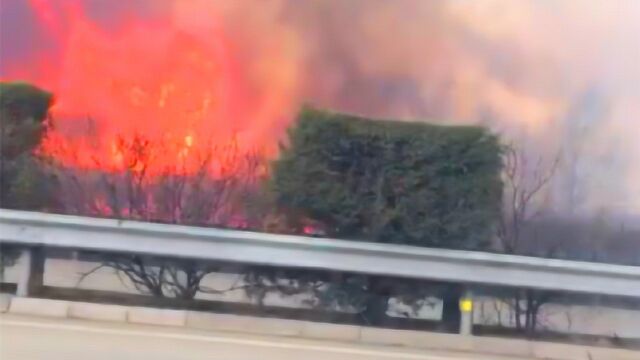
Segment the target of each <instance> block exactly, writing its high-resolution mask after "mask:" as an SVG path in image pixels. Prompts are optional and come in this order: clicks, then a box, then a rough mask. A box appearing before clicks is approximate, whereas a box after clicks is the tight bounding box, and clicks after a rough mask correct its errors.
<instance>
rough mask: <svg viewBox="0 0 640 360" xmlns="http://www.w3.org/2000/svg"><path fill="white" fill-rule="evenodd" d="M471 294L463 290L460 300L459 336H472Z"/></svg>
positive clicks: (468, 290) (467, 290)
mask: <svg viewBox="0 0 640 360" xmlns="http://www.w3.org/2000/svg"><path fill="white" fill-rule="evenodd" d="M473 305H474V304H473V293H472V292H471V289H469V288H467V289H465V291H464V293H463V295H462V297H461V298H460V335H473Z"/></svg>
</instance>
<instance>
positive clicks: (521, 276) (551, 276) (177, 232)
mask: <svg viewBox="0 0 640 360" xmlns="http://www.w3.org/2000/svg"><path fill="white" fill-rule="evenodd" d="M0 242H2V243H15V244H20V245H25V246H37V245H42V246H45V247H60V248H71V249H84V250H93V251H105V252H124V253H143V254H149V255H157V256H165V257H184V258H197V259H203V260H220V261H227V262H241V263H250V264H263V265H272V266H285V267H298V268H313V269H326V270H333V271H345V272H356V273H366V274H375V275H389V276H398V277H406V278H417V279H432V280H443V281H453V282H460V283H465V284H490V285H500V286H513V287H527V288H535V289H546V290H560V291H569V292H584V293H593V294H603V295H614V296H628V297H640V267H634V266H622V265H610V264H601V263H589V262H580V261H567V260H557V259H543V258H534V257H525V256H514V255H504V254H491V253H483V252H472V251H458V250H443V249H428V248H419V247H412V246H402V245H388V244H377V243H366V242H354V241H344V240H334V239H325V238H311V237H304V236H290V235H274V234H263V233H255V232H247V231H236V230H225V229H215V228H201V227H189V226H179V225H166V224H156V223H144V222H136V221H123V220H114V219H99V218H87V217H79V216H68V215H56V214H45V213H35V212H23V211H13V210H5V209H2V210H0Z"/></svg>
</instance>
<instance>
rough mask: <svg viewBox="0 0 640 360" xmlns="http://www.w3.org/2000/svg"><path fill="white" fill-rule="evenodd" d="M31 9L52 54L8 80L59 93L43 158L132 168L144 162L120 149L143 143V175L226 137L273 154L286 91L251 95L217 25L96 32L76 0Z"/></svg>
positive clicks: (159, 23) (132, 24)
mask: <svg viewBox="0 0 640 360" xmlns="http://www.w3.org/2000/svg"><path fill="white" fill-rule="evenodd" d="M30 4H31V7H32V9H33V11H34V12H35V13H36V17H37V18H38V19H39V23H40V25H41V27H42V28H43V29H46V33H47V35H48V36H49V37H51V38H52V40H53V43H54V44H55V50H54V51H53V54H48V53H47V54H46V56H39V57H38V58H37V59H30V61H26V62H25V63H24V64H23V65H22V66H23V67H24V68H22V69H15V71H12V73H13V75H12V77H14V78H20V79H23V80H26V81H30V82H33V83H35V84H37V85H39V86H41V87H43V88H46V89H48V90H50V91H52V92H53V93H54V94H55V96H56V105H55V107H54V108H53V109H52V115H53V118H54V124H55V127H54V129H53V131H51V132H50V134H49V135H48V137H47V139H46V140H45V141H44V144H43V146H42V151H43V152H44V153H46V154H49V155H51V156H53V157H55V158H56V159H58V160H59V161H61V162H62V163H64V164H66V165H69V166H73V167H79V168H101V169H105V170H109V169H118V168H122V167H123V166H129V167H130V168H132V169H134V170H135V169H136V168H137V169H140V167H141V166H142V165H141V164H131V163H127V156H128V155H127V154H126V152H127V151H130V149H126V150H125V149H124V148H123V144H132V143H133V140H134V139H142V140H144V141H147V142H148V143H149V144H151V145H152V147H153V148H154V149H153V153H150V154H148V158H149V159H151V158H153V161H149V163H148V164H144V165H145V166H147V167H148V168H146V169H145V170H146V171H149V172H151V173H154V172H155V173H157V172H160V171H164V169H166V168H167V167H171V166H173V165H174V164H175V163H177V162H181V163H184V164H183V165H185V166H186V167H187V168H193V167H195V166H196V165H197V163H198V161H197V160H195V159H194V160H193V161H190V160H189V158H190V156H188V155H189V154H193V153H201V154H202V153H204V152H206V151H210V149H212V148H213V147H215V146H218V145H224V144H228V143H230V142H232V141H233V142H236V143H237V146H238V148H239V150H241V151H249V150H255V149H260V150H264V151H271V150H273V149H274V148H275V145H276V141H277V135H278V133H279V132H280V130H281V129H282V127H283V126H282V124H281V123H282V122H283V121H286V119H287V117H286V116H285V114H288V113H289V112H290V109H289V107H290V101H291V100H288V99H289V98H290V96H289V93H288V92H286V91H284V92H283V91H279V90H278V88H277V86H276V87H274V89H272V90H273V91H271V92H268V93H267V92H265V91H262V92H261V91H256V88H257V87H259V86H256V84H255V83H254V82H255V80H254V79H252V76H253V75H251V74H250V72H249V70H247V69H246V68H247V66H245V64H243V63H241V61H240V60H239V56H237V54H236V49H234V47H233V46H232V44H231V43H230V42H229V40H228V39H227V37H226V36H225V33H224V32H223V30H222V28H221V27H219V26H216V27H212V28H211V29H207V32H206V34H203V35H206V36H198V34H193V33H189V32H186V31H183V29H182V28H180V27H178V26H177V25H176V24H175V23H174V22H172V17H171V16H170V14H168V13H167V14H164V15H158V16H157V17H155V18H149V19H141V18H135V19H134V18H133V17H129V18H127V19H125V20H119V21H117V24H116V25H115V26H113V25H109V26H104V25H102V26H101V25H99V24H98V23H96V22H95V21H94V20H92V18H91V17H90V16H89V15H88V14H87V11H86V9H85V8H84V6H83V2H81V1H75V0H69V1H65V2H60V1H55V0H30ZM208 20H209V21H211V22H215V21H216V20H217V19H216V18H215V14H213V13H209V14H208ZM267 60H269V59H267ZM269 61H270V62H273V59H270V60H269ZM277 75H278V73H277V72H274V76H277ZM272 80H274V81H273V83H274V84H278V80H277V79H272ZM280 83H283V82H280ZM284 83H286V81H284ZM290 86H293V84H291V85H290ZM274 104H275V106H274ZM136 161H137V162H139V161H140V159H137V160H136ZM192 170H193V169H192Z"/></svg>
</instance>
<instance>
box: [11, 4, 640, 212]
mask: <svg viewBox="0 0 640 360" xmlns="http://www.w3.org/2000/svg"><path fill="white" fill-rule="evenodd" d="M0 16H1V17H0V20H1V22H0V31H1V38H0V40H1V44H0V51H1V53H0V77H1V78H2V79H11V80H15V79H22V80H28V81H32V82H34V83H36V84H38V85H40V86H43V87H45V88H47V89H50V90H51V91H53V92H54V93H55V94H56V97H57V103H56V107H55V108H54V109H53V111H54V116H55V118H56V122H57V127H56V130H55V132H57V133H56V134H54V136H52V138H51V139H50V140H49V142H48V143H46V144H45V145H44V147H45V151H49V152H51V153H55V152H56V150H57V149H58V148H61V147H64V146H65V145H69V144H70V143H73V144H76V145H77V144H79V143H83V144H85V145H84V146H88V145H86V143H90V144H91V147H90V148H89V147H87V148H84V149H83V151H81V153H82V154H89V155H87V157H86V158H85V159H84V160H83V159H82V156H80V157H81V158H75V159H74V160H69V159H67V160H68V161H69V162H73V161H75V162H77V165H78V166H87V163H88V160H87V159H89V158H91V159H95V158H96V156H101V155H100V154H103V155H104V154H106V155H105V156H106V157H114V156H115V157H117V150H114V149H113V144H112V142H113V138H114V137H115V136H116V135H117V134H122V133H138V132H143V133H145V134H149V136H151V137H153V136H163V137H166V136H174V137H175V138H177V139H180V141H182V139H184V142H185V146H187V147H191V146H196V145H194V144H197V143H198V141H201V138H204V137H207V138H208V141H214V142H219V141H222V139H225V138H228V137H229V136H232V134H233V136H237V137H238V141H239V142H240V144H241V146H260V147H264V148H273V149H275V146H276V144H277V142H278V141H279V140H280V139H282V137H283V134H284V129H285V128H286V126H287V125H288V124H289V123H290V122H291V121H292V120H293V118H294V116H295V112H296V110H297V109H298V108H299V106H300V104H302V103H305V102H309V103H314V104H317V105H320V106H324V107H329V108H334V109H337V110H341V111H348V112H356V113H361V114H364V115H369V116H374V117H383V118H394V119H404V120H418V121H421V120H427V121H434V122H444V123H452V124H454V123H455V124H457V123H482V124H487V125H490V126H491V127H492V128H494V129H495V131H497V132H499V133H501V134H504V137H505V142H513V143H515V144H517V145H518V146H519V147H521V148H525V149H526V151H527V152H528V153H530V154H531V156H532V157H533V158H537V157H539V156H542V157H543V158H544V159H546V161H552V159H553V158H555V157H556V156H558V155H561V158H562V163H561V166H560V168H559V170H558V174H557V176H556V177H555V178H554V183H553V191H552V193H551V194H550V195H549V200H548V203H549V206H550V208H551V209H553V211H556V212H558V213H562V214H565V213H568V214H597V213H600V212H607V213H611V214H620V215H630V214H637V213H640V186H638V184H640V168H639V167H638V163H639V162H640V142H638V141H637V139H638V138H639V137H640V21H639V20H640V2H639V1H635V0H610V1H602V0H580V1H577V0H555V1H550V0H549V1H547V0H542V1H540V0H473V1H471V0H433V1H430V0H255V1H233V0H225V1H210V0H129V1H113V0H84V1H82V0H69V1H60V0H57V1H56V0H48V1H47V0H30V1H26V0H0ZM89 117H90V118H91V119H93V120H92V121H94V122H95V129H94V128H91V132H97V133H98V134H100V135H99V139H98V140H99V141H96V140H95V139H94V140H90V141H88V140H87V139H86V136H87V135H86V132H87V131H85V130H86V127H87V125H86V124H87V121H86V118H89ZM154 134H155V135H154ZM92 136H95V134H94V135H92ZM114 151H115V152H116V154H114ZM60 156H64V155H60ZM77 156H78V154H76V157H77ZM94 163H95V161H94Z"/></svg>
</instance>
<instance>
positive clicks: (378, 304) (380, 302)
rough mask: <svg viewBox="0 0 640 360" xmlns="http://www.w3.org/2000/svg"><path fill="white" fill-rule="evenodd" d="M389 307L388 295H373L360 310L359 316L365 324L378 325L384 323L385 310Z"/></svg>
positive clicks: (385, 317) (385, 318)
mask: <svg viewBox="0 0 640 360" xmlns="http://www.w3.org/2000/svg"><path fill="white" fill-rule="evenodd" d="M388 308H389V296H387V295H374V296H371V297H370V298H369V299H368V301H367V303H366V304H365V307H364V309H363V310H362V311H360V316H362V319H363V320H364V322H365V324H366V325H374V326H380V325H384V324H385V322H386V320H387V319H388V316H387V310H388Z"/></svg>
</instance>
